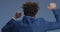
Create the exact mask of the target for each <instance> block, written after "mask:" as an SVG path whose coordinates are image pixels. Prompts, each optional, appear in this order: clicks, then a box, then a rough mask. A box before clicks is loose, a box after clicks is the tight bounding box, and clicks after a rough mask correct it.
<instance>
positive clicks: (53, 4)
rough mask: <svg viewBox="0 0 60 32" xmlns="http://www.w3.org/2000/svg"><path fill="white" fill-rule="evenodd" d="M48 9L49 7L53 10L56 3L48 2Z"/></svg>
mask: <svg viewBox="0 0 60 32" xmlns="http://www.w3.org/2000/svg"><path fill="white" fill-rule="evenodd" d="M48 9H49V10H54V9H56V3H50V4H49V6H48Z"/></svg>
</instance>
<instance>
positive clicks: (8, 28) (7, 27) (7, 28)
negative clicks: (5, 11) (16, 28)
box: [1, 19, 14, 32]
mask: <svg viewBox="0 0 60 32" xmlns="http://www.w3.org/2000/svg"><path fill="white" fill-rule="evenodd" d="M13 22H14V20H13V19H11V20H10V21H9V22H8V23H7V24H6V25H5V26H4V27H3V28H2V29H1V32H12V29H13V25H12V23H13Z"/></svg>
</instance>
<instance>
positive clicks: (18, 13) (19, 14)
mask: <svg viewBox="0 0 60 32" xmlns="http://www.w3.org/2000/svg"><path fill="white" fill-rule="evenodd" d="M19 17H21V12H20V11H17V12H16V14H15V16H14V18H15V19H17V18H19Z"/></svg>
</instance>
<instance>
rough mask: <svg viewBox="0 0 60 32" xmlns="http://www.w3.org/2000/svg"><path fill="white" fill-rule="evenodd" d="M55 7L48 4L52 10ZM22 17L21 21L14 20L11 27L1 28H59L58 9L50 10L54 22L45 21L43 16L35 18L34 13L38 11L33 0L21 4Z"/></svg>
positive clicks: (24, 31) (38, 31) (42, 31)
mask: <svg viewBox="0 0 60 32" xmlns="http://www.w3.org/2000/svg"><path fill="white" fill-rule="evenodd" d="M55 8H56V7H55V6H54V7H52V5H49V6H48V9H50V10H54V9H55ZM23 11H24V15H25V16H24V17H23V19H22V20H21V21H16V22H14V24H12V27H13V28H12V27H9V28H8V30H7V31H6V29H2V31H3V32H4V31H6V32H46V31H48V30H55V29H60V21H59V20H60V19H59V17H60V14H59V13H58V12H60V11H59V10H58V11H56V12H55V10H54V11H52V12H53V13H54V15H55V18H56V22H47V21H46V20H44V19H43V18H39V19H35V18H34V17H35V15H36V13H37V12H38V4H37V3H35V2H27V3H25V4H23ZM10 28H12V29H11V30H9V29H10Z"/></svg>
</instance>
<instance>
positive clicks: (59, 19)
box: [45, 3, 60, 30]
mask: <svg viewBox="0 0 60 32" xmlns="http://www.w3.org/2000/svg"><path fill="white" fill-rule="evenodd" d="M55 8H56V4H55V3H51V5H50V6H49V9H50V10H52V12H53V14H54V16H55V18H56V22H47V21H45V25H46V26H47V27H46V28H47V29H46V30H55V29H60V10H59V9H55ZM46 23H47V24H46Z"/></svg>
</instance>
